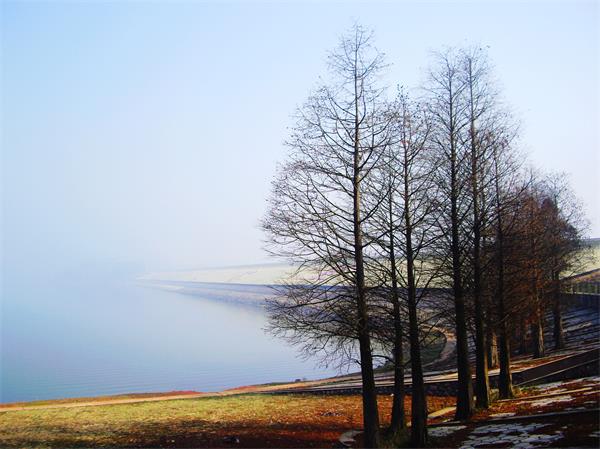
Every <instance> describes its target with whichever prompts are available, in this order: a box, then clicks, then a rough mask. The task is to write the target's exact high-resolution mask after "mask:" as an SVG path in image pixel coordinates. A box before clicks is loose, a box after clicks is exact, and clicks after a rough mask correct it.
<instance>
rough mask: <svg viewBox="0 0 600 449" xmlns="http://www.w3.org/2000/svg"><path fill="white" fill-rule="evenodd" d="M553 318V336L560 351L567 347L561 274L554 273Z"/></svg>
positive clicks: (555, 347)
mask: <svg viewBox="0 0 600 449" xmlns="http://www.w3.org/2000/svg"><path fill="white" fill-rule="evenodd" d="M552 296H553V298H552V306H553V307H552V318H553V322H554V323H553V324H554V326H553V328H552V332H553V336H554V349H556V350H559V349H563V348H564V347H565V334H564V330H563V322H562V310H561V306H560V274H559V273H558V272H556V271H555V272H553V273H552Z"/></svg>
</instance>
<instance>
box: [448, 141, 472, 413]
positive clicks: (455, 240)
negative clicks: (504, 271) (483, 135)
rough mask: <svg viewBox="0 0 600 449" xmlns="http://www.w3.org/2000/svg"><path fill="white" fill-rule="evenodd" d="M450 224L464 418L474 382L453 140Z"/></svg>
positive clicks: (458, 407)
mask: <svg viewBox="0 0 600 449" xmlns="http://www.w3.org/2000/svg"><path fill="white" fill-rule="evenodd" d="M451 145H452V154H451V159H452V160H451V164H452V167H451V193H450V207H451V227H452V230H451V232H452V284H453V288H452V290H453V293H454V310H455V318H456V357H457V361H456V363H457V368H458V395H457V397H456V419H459V420H465V419H468V418H470V417H471V415H472V414H473V383H472V380H471V368H470V366H469V345H468V336H467V318H466V312H465V298H464V292H463V286H462V274H461V261H460V241H459V229H458V226H459V222H458V180H457V162H456V147H455V143H454V141H452V142H451Z"/></svg>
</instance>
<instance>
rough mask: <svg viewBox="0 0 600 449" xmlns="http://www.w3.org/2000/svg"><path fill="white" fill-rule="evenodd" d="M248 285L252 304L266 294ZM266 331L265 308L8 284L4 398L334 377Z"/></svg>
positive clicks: (145, 290) (127, 285) (114, 284)
mask: <svg viewBox="0 0 600 449" xmlns="http://www.w3.org/2000/svg"><path fill="white" fill-rule="evenodd" d="M221 288H223V286H221ZM247 288H248V295H249V296H251V297H253V298H255V297H256V295H257V291H261V290H260V289H261V288H262V289H263V291H265V292H267V291H268V288H267V287H261V288H258V287H250V286H249V287H247ZM257 289H258V290H257ZM236 290H237V291H238V292H239V291H240V288H239V286H236ZM239 295H240V300H243V295H244V294H243V292H239ZM265 325H266V316H265V313H264V310H263V309H262V308H259V307H246V306H240V305H234V304H230V303H226V302H222V301H218V300H214V299H205V298H203V297H201V296H198V295H183V294H179V293H175V292H170V291H164V290H159V289H154V288H149V287H143V286H139V285H136V284H134V283H133V282H131V281H128V280H125V279H120V280H112V281H107V280H105V279H104V280H101V281H98V282H94V281H90V280H88V281H87V282H73V283H72V284H71V285H69V284H63V285H60V286H58V285H55V284H47V285H43V284H39V285H30V286H29V287H27V288H24V287H23V286H21V288H19V289H6V288H5V292H4V298H3V309H2V339H1V341H2V345H1V373H2V380H1V382H2V388H1V395H0V401H1V402H14V401H29V400H37V399H52V398H65V397H81V396H97V395H107V394H120V393H132V392H157V391H173V390H196V391H217V390H221V389H224V388H231V387H236V386H241V385H249V384H256V383H267V382H277V381H293V380H295V379H297V378H303V377H307V378H315V377H321V376H327V375H331V374H335V372H334V371H333V370H331V369H329V370H328V369H323V368H321V369H320V368H317V363H316V361H314V360H313V361H303V360H302V359H300V358H298V357H297V353H296V351H295V350H294V349H293V348H290V347H289V346H287V344H286V343H285V342H283V341H282V340H278V339H275V338H273V337H271V336H269V335H267V334H265V332H264V330H263V328H264V326H265Z"/></svg>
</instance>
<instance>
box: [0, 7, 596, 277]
mask: <svg viewBox="0 0 600 449" xmlns="http://www.w3.org/2000/svg"><path fill="white" fill-rule="evenodd" d="M0 8H1V10H0V11H1V19H0V20H1V22H0V23H1V60H0V62H1V77H2V78H1V89H0V94H1V98H0V104H1V114H2V115H1V117H0V126H1V129H0V131H1V150H2V154H1V164H2V175H1V176H2V183H1V193H2V230H1V234H2V273H3V276H4V277H5V278H7V277H11V278H12V279H15V278H19V277H20V278H22V279H23V281H24V282H25V281H27V280H28V279H30V278H31V273H37V275H36V276H38V278H39V279H51V278H53V277H56V276H74V275H80V276H81V275H86V273H90V272H92V271H93V272H100V273H107V274H110V273H111V272H113V271H120V270H124V271H131V272H136V273H142V272H148V271H162V270H186V269H195V268H203V267H211V266H228V265H241V264H253V263H264V262H268V261H272V260H271V259H269V258H268V257H267V255H266V254H265V252H264V251H263V249H262V247H263V243H262V239H263V235H262V233H261V230H260V228H259V220H260V218H261V217H262V215H263V214H264V212H265V209H266V198H267V196H268V194H269V190H270V181H271V179H272V178H273V176H274V173H275V169H276V165H277V162H278V161H279V162H281V161H283V160H284V158H285V154H286V149H285V147H284V145H283V142H284V140H285V139H286V137H287V135H288V134H289V128H290V127H291V126H293V119H292V114H293V113H294V110H295V108H296V107H297V106H299V105H301V104H302V103H303V101H304V100H305V99H306V98H307V96H308V94H309V92H310V91H311V89H312V88H314V87H315V86H316V84H317V83H318V81H319V77H323V78H326V77H327V69H326V56H327V53H328V51H330V50H332V49H333V48H334V47H335V45H336V44H337V42H338V40H339V37H340V36H341V35H342V34H343V33H344V32H346V31H347V30H348V29H349V28H350V27H351V26H352V25H353V24H354V23H360V24H362V25H363V26H365V27H368V28H371V29H373V30H374V37H375V44H376V46H377V48H378V49H380V50H381V51H383V52H384V53H385V54H386V55H387V61H388V63H390V64H391V65H390V67H389V72H388V74H387V75H386V77H385V78H384V79H383V82H384V83H386V84H388V85H389V86H390V87H391V88H394V86H396V85H398V84H400V85H404V86H406V87H408V88H416V87H417V86H418V85H419V84H420V83H421V82H422V81H423V80H424V77H425V73H426V68H427V66H428V64H429V62H430V61H431V53H432V52H433V51H436V50H440V49H442V48H443V47H445V46H461V45H482V46H486V47H487V48H488V52H489V56H490V58H491V60H492V62H493V64H494V66H495V75H496V78H497V79H498V80H499V85H500V86H501V88H502V92H503V98H504V99H505V100H506V103H507V104H508V105H509V106H510V108H511V110H512V111H513V112H514V114H515V116H516V117H517V118H518V119H519V120H520V122H521V124H522V125H521V137H520V147H521V149H522V150H523V151H525V152H526V153H527V154H528V157H529V159H530V160H531V161H532V163H533V164H535V165H536V166H538V167H540V168H541V169H543V170H547V171H556V170H560V171H565V172H568V173H569V174H570V177H571V183H572V186H573V188H574V190H575V192H576V194H577V195H578V197H579V198H580V199H581V201H582V203H583V205H584V206H583V207H584V210H585V212H586V215H587V217H588V219H589V220H590V232H589V234H590V236H593V237H600V205H599V202H598V200H597V198H598V193H599V192H600V183H599V181H598V171H599V168H600V141H599V136H598V123H599V104H600V97H599V96H600V91H599V73H598V65H599V42H600V39H599V32H598V29H599V26H598V25H599V9H598V3H597V2H595V1H583V2H582V1H566V0H565V1H555V2H552V1H530V2H516V1H512V2H511V1H505V2H493V1H484V2H427V1H419V2H416V1H415V2H409V1H406V2H400V1H397V2H378V1H372V2H327V1H323V2H317V1H312V2H308V1H307V2H272V3H268V2H242V1H238V2H218V3H217V2H192V1H187V2H171V1H169V2H167V1H152V2H144V1H102V2H100V1H99V2H94V1H91V2H78V1H71V2H58V1H44V2H29V1H23V2H11V1H9V0H5V1H3V2H1V6H0Z"/></svg>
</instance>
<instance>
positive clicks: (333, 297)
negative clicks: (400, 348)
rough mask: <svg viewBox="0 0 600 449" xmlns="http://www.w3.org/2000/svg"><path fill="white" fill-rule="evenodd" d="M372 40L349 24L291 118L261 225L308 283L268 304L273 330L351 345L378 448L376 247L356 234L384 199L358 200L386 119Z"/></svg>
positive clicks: (379, 59)
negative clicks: (369, 256)
mask: <svg viewBox="0 0 600 449" xmlns="http://www.w3.org/2000/svg"><path fill="white" fill-rule="evenodd" d="M371 40H372V38H371V34H370V33H368V32H366V31H365V30H363V29H362V28H361V27H360V26H355V27H354V28H353V29H352V31H351V32H350V33H349V34H348V35H347V36H345V37H343V38H342V39H341V41H340V45H339V47H338V48H337V49H336V51H334V52H333V53H332V54H331V55H330V58H329V66H330V69H331V74H332V76H333V81H332V83H331V84H329V85H324V86H321V87H320V88H319V89H317V90H316V92H315V93H314V94H313V95H311V96H310V98H309V99H308V101H307V102H306V103H305V104H304V106H303V107H302V108H301V109H300V110H299V111H298V121H297V124H296V126H295V128H294V130H293V132H292V136H291V139H290V141H289V143H288V146H289V148H290V154H289V158H288V161H287V162H286V163H285V164H284V165H283V166H282V167H281V168H280V170H279V175H278V177H277V179H276V180H275V181H274V183H273V193H272V196H271V199H270V204H269V210H268V212H267V215H266V217H265V219H264V221H263V228H264V230H265V231H266V233H267V235H268V238H269V241H270V244H271V245H270V249H271V251H272V252H273V253H275V254H277V255H279V256H282V257H286V258H288V259H290V260H292V261H294V262H296V263H298V265H299V266H300V271H301V272H302V273H304V278H305V283H307V284H308V285H307V286H306V287H305V288H302V287H300V286H296V287H293V288H291V289H287V290H286V294H284V295H283V296H281V297H280V298H279V299H278V300H275V301H274V302H272V303H271V308H270V313H271V320H272V324H273V325H274V327H275V328H279V329H280V330H282V331H284V332H289V333H291V334H292V336H293V337H294V336H295V337H296V338H300V339H303V338H304V337H309V339H313V341H319V342H320V347H321V348H325V347H327V346H328V345H329V344H334V345H336V341H338V340H336V337H337V335H341V336H342V337H343V338H353V337H354V338H355V339H356V341H357V342H358V352H359V361H360V367H361V376H362V396H363V417H364V430H365V445H366V447H377V445H378V440H379V414H378V409H377V395H376V390H375V379H374V374H373V359H372V347H371V321H370V316H369V304H368V297H367V282H366V273H367V271H368V270H366V268H365V264H366V256H365V253H366V252H367V251H369V248H370V247H371V246H372V245H373V244H374V242H373V241H372V239H371V238H370V237H369V236H368V235H367V234H365V233H364V229H365V228H366V227H367V223H368V221H369V220H371V219H372V217H373V216H374V214H375V213H376V211H377V210H378V208H379V206H380V204H381V202H382V201H383V197H384V195H382V200H381V201H371V200H370V199H365V198H363V194H364V183H365V179H367V178H368V177H369V176H371V174H372V173H373V171H374V170H375V167H377V166H378V164H379V161H380V159H381V157H382V155H383V154H384V151H385V148H386V146H387V145H388V142H389V134H390V121H389V119H388V116H387V114H385V113H384V112H385V111H384V109H385V102H384V101H383V91H382V90H381V89H379V88H378V87H377V86H376V82H377V77H378V75H379V73H380V71H381V69H382V68H383V67H384V62H383V55H382V54H381V53H378V52H376V51H375V50H374V49H373V47H372V44H371ZM309 272H316V273H319V275H318V276H314V275H313V276H312V277H311V275H310V274H307V273H309ZM336 333H337V335H335V334H336ZM304 341H307V340H306V339H305V340H304ZM312 348H313V349H314V348H315V346H314V345H313V346H312Z"/></svg>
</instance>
